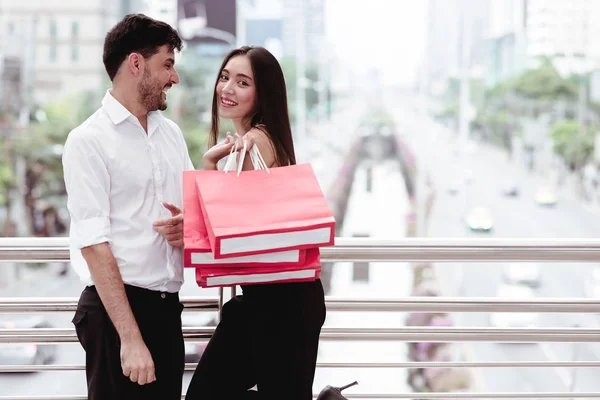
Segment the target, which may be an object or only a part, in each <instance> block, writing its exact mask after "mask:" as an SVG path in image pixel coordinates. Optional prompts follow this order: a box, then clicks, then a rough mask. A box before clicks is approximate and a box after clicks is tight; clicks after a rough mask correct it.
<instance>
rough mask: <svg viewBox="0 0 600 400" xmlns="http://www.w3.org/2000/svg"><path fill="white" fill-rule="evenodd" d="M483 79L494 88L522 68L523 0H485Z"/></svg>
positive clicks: (524, 0)
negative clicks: (485, 52) (487, 4)
mask: <svg viewBox="0 0 600 400" xmlns="http://www.w3.org/2000/svg"><path fill="white" fill-rule="evenodd" d="M488 2H489V26H488V33H487V51H488V55H487V62H486V78H487V79H486V80H487V82H486V83H487V85H488V86H495V85H497V84H498V83H499V82H502V81H504V80H506V79H508V78H510V77H513V76H515V75H517V74H519V73H520V72H521V71H523V69H524V68H525V66H526V59H527V57H526V46H527V41H526V36H525V33H526V30H525V29H526V21H527V13H526V11H527V9H526V0H488Z"/></svg>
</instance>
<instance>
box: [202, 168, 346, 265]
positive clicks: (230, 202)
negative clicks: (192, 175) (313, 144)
mask: <svg viewBox="0 0 600 400" xmlns="http://www.w3.org/2000/svg"><path fill="white" fill-rule="evenodd" d="M196 183H197V187H198V195H199V198H200V205H201V208H202V213H203V215H204V221H205V223H206V227H207V232H208V237H209V240H210V244H211V249H212V252H213V254H214V257H215V259H221V258H229V257H237V256H248V255H253V254H264V253H269V252H273V251H284V250H293V249H309V248H314V247H323V246H332V245H333V244H334V238H335V219H334V217H333V214H332V212H331V210H330V208H329V205H328V204H327V200H326V199H325V196H324V195H323V192H322V190H321V187H320V185H319V182H318V181H317V178H316V176H315V173H314V171H313V169H312V167H311V166H310V164H301V165H291V166H287V167H278V168H272V169H270V170H268V171H266V170H254V171H243V172H242V173H241V174H236V173H233V172H231V173H226V172H223V171H198V175H197V176H196Z"/></svg>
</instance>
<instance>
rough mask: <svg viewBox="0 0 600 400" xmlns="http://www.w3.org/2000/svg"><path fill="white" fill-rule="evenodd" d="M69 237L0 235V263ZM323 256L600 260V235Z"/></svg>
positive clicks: (28, 258) (56, 250) (47, 257)
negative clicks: (587, 237)
mask: <svg viewBox="0 0 600 400" xmlns="http://www.w3.org/2000/svg"><path fill="white" fill-rule="evenodd" d="M68 260H69V248H68V238H34V237H24V238H0V262H45V261H68ZM321 260H323V261H415V262H416V261H436V262H455V261H470V262H472V261H578V262H598V261H600V239H567V238H556V239H522V238H519V239H513V238H501V239H497V238H493V239H492V238H490V239H472V238H458V239H457V238H403V239H394V240H381V239H366V238H342V237H338V238H336V239H335V246H332V247H323V248H322V249H321Z"/></svg>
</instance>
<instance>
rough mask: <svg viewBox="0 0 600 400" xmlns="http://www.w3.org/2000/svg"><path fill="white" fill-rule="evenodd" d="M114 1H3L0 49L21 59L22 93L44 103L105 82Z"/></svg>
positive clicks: (117, 7)
mask: <svg viewBox="0 0 600 400" xmlns="http://www.w3.org/2000/svg"><path fill="white" fill-rule="evenodd" d="M121 7H122V3H121V1H119V0H88V1H79V0H46V1H44V2H39V1H38V0H20V1H18V2H12V1H10V2H6V1H5V2H2V8H1V9H0V13H1V14H2V21H3V24H1V25H0V37H2V41H1V42H0V52H2V53H3V54H4V55H5V56H10V57H13V58H18V59H20V60H21V65H22V74H21V78H22V80H23V86H22V87H23V92H24V94H25V95H26V97H27V98H29V99H30V102H32V103H37V104H44V103H45V102H47V101H49V100H52V99H56V98H61V97H64V96H67V95H69V94H71V93H73V92H77V91H82V90H86V89H92V90H97V89H100V88H101V87H102V85H103V82H105V81H106V79H107V78H106V72H105V71H104V65H103V64H102V48H103V42H104V37H105V35H106V32H107V31H108V30H109V29H110V27H111V26H113V25H114V24H115V23H116V21H117V20H118V19H119V18H121V17H122V14H121V12H122V8H121Z"/></svg>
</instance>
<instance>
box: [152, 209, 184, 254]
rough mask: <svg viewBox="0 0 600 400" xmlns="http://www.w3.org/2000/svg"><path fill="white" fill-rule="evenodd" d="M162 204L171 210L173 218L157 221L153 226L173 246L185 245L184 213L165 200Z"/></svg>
mask: <svg viewBox="0 0 600 400" xmlns="http://www.w3.org/2000/svg"><path fill="white" fill-rule="evenodd" d="M162 205H163V206H164V207H165V208H166V209H167V210H169V211H170V212H171V218H167V219H162V220H160V221H156V222H154V223H153V224H152V227H153V228H154V230H155V231H156V232H158V233H160V234H161V235H162V237H164V238H165V239H166V240H167V242H168V243H169V244H170V245H171V246H173V247H181V246H183V213H182V212H181V210H180V209H179V208H178V207H176V206H174V205H173V204H169V203H166V202H163V203H162Z"/></svg>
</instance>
